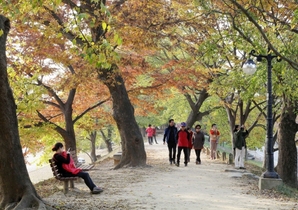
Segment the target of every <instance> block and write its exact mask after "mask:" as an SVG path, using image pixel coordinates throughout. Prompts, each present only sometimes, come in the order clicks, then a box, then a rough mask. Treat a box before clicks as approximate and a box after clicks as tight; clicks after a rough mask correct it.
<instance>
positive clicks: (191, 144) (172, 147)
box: [163, 119, 205, 167]
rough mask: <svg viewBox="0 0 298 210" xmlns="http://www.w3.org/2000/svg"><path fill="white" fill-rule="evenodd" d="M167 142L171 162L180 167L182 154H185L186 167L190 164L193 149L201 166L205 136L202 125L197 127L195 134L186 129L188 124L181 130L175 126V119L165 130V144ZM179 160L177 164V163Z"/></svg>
mask: <svg viewBox="0 0 298 210" xmlns="http://www.w3.org/2000/svg"><path fill="white" fill-rule="evenodd" d="M165 142H167V145H168V150H169V162H170V164H175V165H176V166H178V167H179V166H180V156H181V152H182V151H183V153H184V165H185V166H187V164H188V162H190V153H191V149H192V148H193V149H194V150H195V153H196V164H201V157H200V154H201V150H202V149H203V148H204V142H205V135H204V133H203V132H202V131H201V125H196V126H195V132H193V131H192V130H191V129H190V128H187V127H186V123H185V122H182V123H181V128H180V130H179V131H178V129H177V128H176V126H175V122H174V119H170V120H169V126H168V127H167V128H166V129H165V132H164V138H163V143H164V144H165ZM177 145H178V153H177V159H176V148H177ZM176 160H177V162H176Z"/></svg>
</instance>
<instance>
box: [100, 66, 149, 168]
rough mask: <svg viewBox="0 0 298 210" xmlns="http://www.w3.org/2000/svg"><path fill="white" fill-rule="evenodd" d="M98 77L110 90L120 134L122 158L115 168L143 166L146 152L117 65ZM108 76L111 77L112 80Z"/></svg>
mask: <svg viewBox="0 0 298 210" xmlns="http://www.w3.org/2000/svg"><path fill="white" fill-rule="evenodd" d="M99 78H100V79H101V80H102V81H103V83H104V84H105V85H106V86H107V87H108V89H109V91H110V94H111V97H112V99H113V118H114V120H115V121H116V123H117V127H118V130H119V133H120V136H121V145H122V158H121V160H120V163H119V164H118V165H117V166H116V167H115V168H116V169H117V168H121V167H123V166H132V167H137V166H145V165H146V152H145V148H144V141H143V137H142V134H141V132H140V129H139V126H138V124H137V122H136V120H135V117H134V108H133V106H132V104H131V102H130V100H129V97H128V94H127V90H126V88H125V84H124V81H123V78H122V76H121V75H120V74H119V72H118V69H117V66H113V67H112V68H111V69H110V71H108V72H105V73H102V74H99ZM110 78H113V81H111V80H112V79H110Z"/></svg>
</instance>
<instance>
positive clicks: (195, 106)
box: [184, 89, 210, 128]
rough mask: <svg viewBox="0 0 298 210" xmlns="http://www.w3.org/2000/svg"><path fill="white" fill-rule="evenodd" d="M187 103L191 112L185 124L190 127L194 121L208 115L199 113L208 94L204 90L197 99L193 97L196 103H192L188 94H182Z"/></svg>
mask: <svg viewBox="0 0 298 210" xmlns="http://www.w3.org/2000/svg"><path fill="white" fill-rule="evenodd" d="M184 96H185V98H186V99H187V102H188V104H189V106H190V108H191V112H190V114H189V115H188V117H187V120H186V124H187V127H190V128H191V127H192V126H193V125H194V123H195V122H196V121H200V120H202V118H203V117H204V116H206V115H208V114H209V113H210V111H205V112H200V108H201V107H202V105H203V103H204V101H205V100H206V99H207V98H208V97H209V94H208V92H207V90H206V89H202V90H201V91H200V95H199V97H195V98H196V101H195V102H194V101H193V100H192V98H191V96H190V95H189V94H184Z"/></svg>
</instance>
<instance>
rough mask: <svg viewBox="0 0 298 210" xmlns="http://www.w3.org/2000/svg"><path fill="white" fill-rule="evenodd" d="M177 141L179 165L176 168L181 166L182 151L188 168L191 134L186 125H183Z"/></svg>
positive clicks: (183, 123)
mask: <svg viewBox="0 0 298 210" xmlns="http://www.w3.org/2000/svg"><path fill="white" fill-rule="evenodd" d="M177 140H178V154H177V163H176V166H178V167H179V165H180V156H181V151H182V150H183V153H184V165H185V166H187V163H188V140H189V133H188V131H187V130H186V123H185V122H182V123H181V128H180V130H179V131H178V132H177Z"/></svg>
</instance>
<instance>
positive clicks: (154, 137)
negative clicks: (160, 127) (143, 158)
mask: <svg viewBox="0 0 298 210" xmlns="http://www.w3.org/2000/svg"><path fill="white" fill-rule="evenodd" d="M152 138H153V139H154V140H155V143H156V144H158V143H157V141H156V135H154V136H153V137H152Z"/></svg>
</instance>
